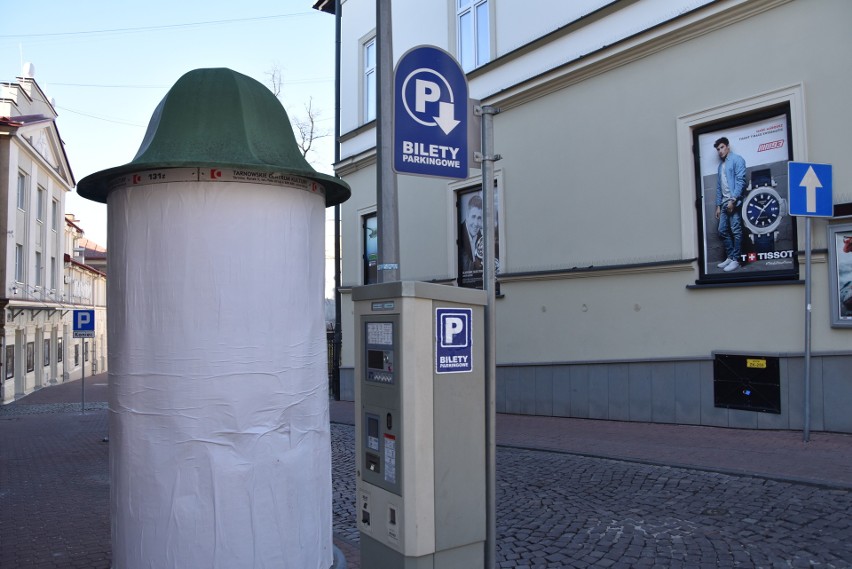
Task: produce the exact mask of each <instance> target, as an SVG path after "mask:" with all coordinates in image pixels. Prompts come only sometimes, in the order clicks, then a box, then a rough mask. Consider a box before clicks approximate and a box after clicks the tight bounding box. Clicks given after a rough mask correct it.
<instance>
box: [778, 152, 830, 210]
mask: <svg viewBox="0 0 852 569" xmlns="http://www.w3.org/2000/svg"><path fill="white" fill-rule="evenodd" d="M787 174H788V179H789V180H790V215H798V216H804V217H832V215H834V206H833V203H834V198H833V197H832V179H831V178H832V176H831V174H832V172H831V164H811V163H808V162H788V163H787Z"/></svg>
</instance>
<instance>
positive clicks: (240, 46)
mask: <svg viewBox="0 0 852 569" xmlns="http://www.w3.org/2000/svg"><path fill="white" fill-rule="evenodd" d="M312 4H313V1H312V0H284V1H281V0H277V1H272V0H251V1H249V2H232V1H228V2H225V1H221V0H206V1H204V2H200V1H196V0H185V1H180V0H173V1H170V2H166V1H164V0H146V1H144V2H143V1H138V0H137V1H130V2H115V1H114V0H112V1H103V0H80V1H79V2H68V1H67V0H43V1H40V2H15V3H12V4H11V5H10V6H8V7H7V8H6V11H5V13H4V17H3V18H2V19H0V81H15V78H16V77H18V76H20V75H21V72H22V68H23V64H24V63H32V64H33V66H34V68H35V73H34V77H35V80H36V82H37V83H38V84H39V86H40V87H41V89H42V90H43V91H44V93H45V94H46V95H47V97H48V98H53V99H55V108H56V111H57V113H58V114H59V117H58V118H57V121H56V124H57V128H58V129H59V134H60V136H61V137H62V140H63V141H64V143H65V151H66V153H67V155H68V160H69V163H70V165H71V170H72V172H73V173H74V178H75V180H76V181H79V180H81V179H83V178H84V177H86V176H88V175H89V174H92V173H95V172H99V171H101V170H105V169H107V168H113V167H115V166H121V165H123V164H126V163H128V162H130V161H131V160H132V159H133V157H134V156H135V155H136V152H137V150H138V149H139V145H140V143H141V142H142V137H143V136H144V134H145V130H146V128H147V125H148V121H149V120H150V118H151V114H152V113H153V111H154V108H155V107H156V106H157V104H158V103H159V102H160V100H162V98H163V97H164V96H165V94H166V93H167V92H168V90H169V89H170V88H171V87H172V85H174V83H175V82H176V81H177V80H178V79H179V78H180V77H181V76H182V75H183V74H185V73H187V72H189V71H191V70H193V69H200V68H208V67H227V68H230V69H233V70H234V71H237V72H239V73H242V74H244V75H248V76H249V77H252V78H254V79H256V80H258V81H260V82H261V83H263V84H264V85H267V86H271V85H272V82H271V79H270V73H271V72H272V70H274V69H278V70H280V72H281V77H282V80H283V82H282V85H281V93H280V95H279V99H280V100H281V102H282V104H283V105H284V108H285V109H286V110H287V112H288V114H289V115H290V117H291V119H292V118H294V117H295V118H305V117H307V111H306V110H305V109H306V105H308V104H309V103H310V104H311V106H312V108H313V111H314V116H315V118H316V119H318V121H319V128H320V129H321V132H323V133H325V134H327V136H324V137H323V138H320V139H318V140H317V141H315V143H314V147H315V149H316V150H315V151H312V152H311V153H309V154H308V156H307V158H308V160H309V162H311V164H312V165H313V167H314V168H315V169H316V170H317V171H320V172H325V173H327V174H331V173H333V170H332V167H331V163H332V162H333V159H334V149H333V144H332V138H333V137H332V134H333V132H334V16H332V15H330V14H325V13H321V12H319V11H317V10H314V9H312V8H311V6H312ZM66 198H67V199H66V204H65V212H66V213H73V214H74V215H76V216H77V219H78V220H79V225H80V227H81V228H82V229H83V231H84V232H85V236H86V237H87V238H88V239H91V240H93V241H95V242H96V243H99V244H101V245H104V246H106V247H107V248H108V247H109V244H108V243H107V229H106V206H105V205H103V204H99V203H96V202H92V201H90V200H86V199H84V198H81V197H80V196H78V195H77V194H76V193H74V194H68V195H67V196H66ZM329 211H330V210H329Z"/></svg>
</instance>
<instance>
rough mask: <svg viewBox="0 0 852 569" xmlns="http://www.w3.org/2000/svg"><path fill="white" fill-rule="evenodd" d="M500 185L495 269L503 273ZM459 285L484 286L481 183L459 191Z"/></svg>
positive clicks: (496, 216) (495, 229) (495, 207)
mask: <svg viewBox="0 0 852 569" xmlns="http://www.w3.org/2000/svg"><path fill="white" fill-rule="evenodd" d="M497 196H498V192H497V188H496V187H495V188H494V211H495V215H494V271H495V274H499V273H500V230H499V228H500V225H499V219H500V206H499V204H498V199H497ZM456 209H457V211H458V215H459V230H458V284H459V286H462V287H468V288H479V289H481V288H482V268H483V266H482V259H483V254H484V248H485V244H484V242H483V240H482V231H483V228H484V227H485V222H484V219H483V216H482V210H483V203H482V186H477V188H476V189H472V190H466V191H460V192H459V193H458V206H457V208H456Z"/></svg>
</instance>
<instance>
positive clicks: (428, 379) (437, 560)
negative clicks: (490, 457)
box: [352, 282, 486, 569]
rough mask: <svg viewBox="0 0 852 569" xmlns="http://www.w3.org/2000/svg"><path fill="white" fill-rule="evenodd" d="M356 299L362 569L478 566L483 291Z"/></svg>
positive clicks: (411, 287)
mask: <svg viewBox="0 0 852 569" xmlns="http://www.w3.org/2000/svg"><path fill="white" fill-rule="evenodd" d="M352 298H353V301H354V305H355V326H356V331H357V333H356V335H355V346H354V347H355V405H356V414H355V440H356V465H357V466H356V485H357V496H358V513H357V523H358V529H359V530H360V532H361V563H362V566H364V567H382V568H383V569H384V568H387V569H395V568H402V569H409V568H415V567H416V568H418V569H420V568H425V567H430V568H438V567H440V568H441V569H471V568H475V567H482V566H483V565H484V544H485V476H486V473H485V432H484V431H485V428H484V416H485V415H484V413H485V402H484V398H483V393H484V356H483V354H482V351H481V350H482V346H483V345H484V341H483V339H482V338H483V336H482V333H483V327H484V325H483V321H484V315H483V311H484V305H485V302H486V296H485V293H484V292H483V291H475V290H470V289H461V288H457V287H452V286H444V285H437V284H432V283H418V282H396V283H382V284H378V285H368V286H364V287H356V288H355V289H353V291H352ZM447 312H449V316H448V318H449V320H446V318H445V313H447ZM445 320H446V322H447V324H446V325H444V321H445ZM468 326H469V327H470V328H469V329H468V328H466V327H468ZM444 332H446V333H444ZM461 332H464V334H461Z"/></svg>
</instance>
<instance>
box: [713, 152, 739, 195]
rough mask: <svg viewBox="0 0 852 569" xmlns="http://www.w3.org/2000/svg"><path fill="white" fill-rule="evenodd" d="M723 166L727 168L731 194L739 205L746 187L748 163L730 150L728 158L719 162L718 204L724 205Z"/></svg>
mask: <svg viewBox="0 0 852 569" xmlns="http://www.w3.org/2000/svg"><path fill="white" fill-rule="evenodd" d="M722 167H724V168H725V176H726V177H727V178H728V187H729V188H730V189H731V195H732V196H733V197H734V200H735V202H736V203H737V205H739V202H740V201H741V200H742V197H743V192H744V191H745V187H746V163H745V160H744V159H743V157H742V156H740V155H739V154H734V153H733V152H729V153H728V156H727V158H726V159H725V160H724V161H723V162H720V163H719V169H718V171H717V174H718V176H717V177H716V206H717V207H719V206H721V205H722Z"/></svg>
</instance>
